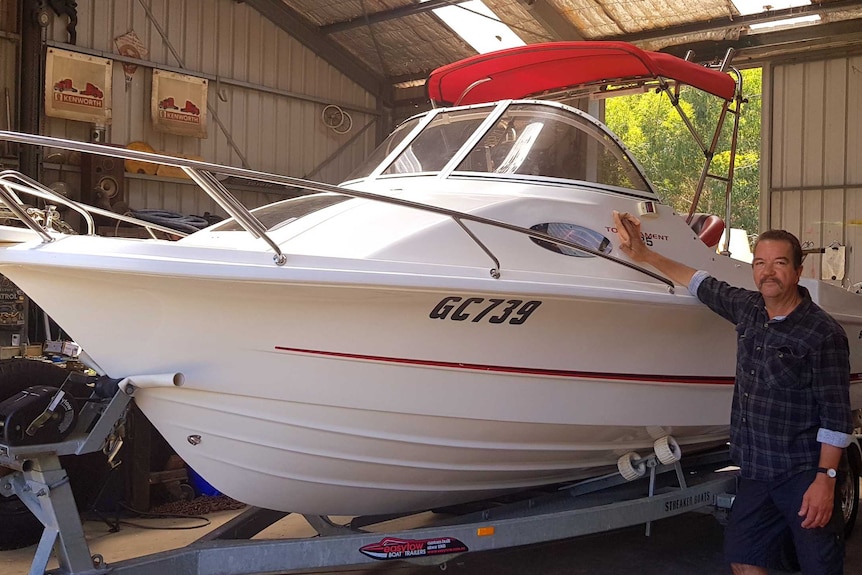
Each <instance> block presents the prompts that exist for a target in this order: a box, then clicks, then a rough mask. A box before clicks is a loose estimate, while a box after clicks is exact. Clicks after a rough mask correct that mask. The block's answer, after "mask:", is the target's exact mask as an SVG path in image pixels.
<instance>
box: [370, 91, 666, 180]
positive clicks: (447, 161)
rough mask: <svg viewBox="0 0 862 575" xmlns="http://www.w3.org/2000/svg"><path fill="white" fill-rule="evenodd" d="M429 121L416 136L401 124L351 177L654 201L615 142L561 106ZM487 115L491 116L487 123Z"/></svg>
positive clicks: (509, 108)
mask: <svg viewBox="0 0 862 575" xmlns="http://www.w3.org/2000/svg"><path fill="white" fill-rule="evenodd" d="M429 115H431V116H433V117H432V118H431V119H430V121H427V122H425V123H424V127H423V128H422V129H421V130H418V131H417V130H415V128H416V126H417V125H418V124H419V123H421V122H420V121H419V118H412V119H411V120H409V121H408V122H407V123H405V124H404V125H402V126H401V128H399V129H398V130H396V131H395V133H393V134H392V136H390V137H389V139H387V140H386V141H385V142H384V143H383V144H382V145H381V146H380V147H379V148H378V149H377V151H376V152H375V153H374V154H372V156H371V157H370V158H369V159H368V161H367V162H365V164H363V165H362V166H361V167H360V168H359V169H358V170H356V171H355V172H354V176H356V177H368V178H372V179H373V177H374V174H378V173H379V174H380V176H379V177H381V178H387V177H393V176H405V175H415V174H429V175H433V174H441V175H443V176H448V175H452V174H457V175H459V176H462V175H481V176H482V177H488V176H493V177H494V178H495V179H519V180H523V179H537V178H540V179H543V180H545V179H548V178H553V179H555V180H568V181H576V182H578V183H580V184H582V183H584V182H586V183H589V184H598V185H600V186H602V187H608V186H609V187H612V188H621V189H625V190H627V191H629V192H630V191H631V190H635V191H638V192H643V193H645V194H647V195H649V196H651V197H652V196H654V194H653V191H652V188H651V187H650V185H649V183H648V181H647V178H646V176H644V175H643V172H642V170H641V169H640V167H639V166H638V165H637V163H636V161H635V160H634V159H633V158H632V157H631V156H630V155H629V154H628V152H627V151H626V149H625V147H624V146H623V145H622V144H621V142H620V141H619V140H618V139H617V138H616V137H614V136H613V135H612V134H611V133H610V132H609V131H608V130H607V129H606V128H605V127H604V126H602V125H601V124H600V123H598V122H596V121H595V120H594V119H593V118H591V117H590V116H588V115H586V114H584V113H582V112H580V111H579V110H575V109H573V108H570V107H568V106H564V105H561V104H557V103H550V102H510V103H509V104H508V105H506V106H505V109H504V110H503V111H502V113H500V109H499V108H498V107H496V106H493V105H487V106H475V107H468V108H460V109H453V110H438V111H432V112H430V113H429ZM490 116H498V117H497V118H496V120H495V119H494V118H490V120H489V117H490ZM410 134H412V137H411V138H407V136H408V135H410ZM405 141H406V143H404V142H405ZM393 154H394V157H392V156H393Z"/></svg>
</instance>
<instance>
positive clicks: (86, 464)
mask: <svg viewBox="0 0 862 575" xmlns="http://www.w3.org/2000/svg"><path fill="white" fill-rule="evenodd" d="M67 375H68V372H67V371H66V370H65V369H63V368H60V367H57V366H56V365H52V364H50V363H45V362H41V361H34V360H30V359H7V360H2V361H0V401H4V400H6V399H7V398H9V397H12V396H13V395H15V394H16V393H18V392H19V391H21V390H24V389H27V388H28V387H31V386H34V385H49V386H52V387H59V386H60V385H61V384H62V383H63V381H64V380H65V379H66V376H67ZM60 460H61V462H62V463H63V467H64V468H65V469H66V471H67V473H68V474H69V482H70V483H71V486H72V491H73V493H74V494H75V501H76V502H77V503H78V508H79V509H84V508H86V507H89V506H90V505H91V504H92V503H93V501H94V499H95V497H96V496H97V494H98V490H99V488H100V487H101V484H102V480H103V479H104V478H105V477H106V476H107V473H108V471H109V468H108V464H107V461H106V458H105V456H104V455H103V454H102V453H98V452H97V453H91V454H87V455H83V456H66V457H61V458H60ZM41 536H42V524H41V523H40V522H39V520H38V519H36V517H35V516H34V515H33V514H32V513H30V510H29V509H27V506H26V505H24V503H22V502H21V500H20V499H18V498H17V497H2V496H0V551H3V550H8V549H18V548H21V547H27V546H28V545H33V544H34V543H36V542H38V541H39V538H40V537H41Z"/></svg>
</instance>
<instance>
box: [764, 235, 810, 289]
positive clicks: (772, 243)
mask: <svg viewBox="0 0 862 575" xmlns="http://www.w3.org/2000/svg"><path fill="white" fill-rule="evenodd" d="M751 269H752V271H753V272H754V284H755V285H756V286H757V289H758V290H760V293H761V294H763V297H764V298H779V299H780V298H783V297H786V296H787V295H788V294H789V293H791V292H795V291H796V284H798V283H799V276H800V275H802V266H800V267H799V269H796V268H794V267H793V249H792V248H791V247H790V244H789V243H787V242H784V241H780V240H778V241H776V240H763V241H760V242H758V243H757V248H756V249H755V250H754V259H753V260H752V262H751Z"/></svg>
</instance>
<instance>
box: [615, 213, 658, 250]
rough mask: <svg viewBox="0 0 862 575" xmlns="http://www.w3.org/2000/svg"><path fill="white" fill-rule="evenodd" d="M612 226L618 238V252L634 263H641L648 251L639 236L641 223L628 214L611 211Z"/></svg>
mask: <svg viewBox="0 0 862 575" xmlns="http://www.w3.org/2000/svg"><path fill="white" fill-rule="evenodd" d="M613 216H614V225H615V226H616V228H617V236H619V238H620V250H622V252H623V253H624V254H626V255H627V256H629V257H630V258H631V259H633V260H634V261H636V262H642V261H644V260H645V259H646V255H647V254H648V253H649V251H650V249H649V248H648V247H647V245H646V244H645V243H644V241H643V237H642V236H641V221H640V220H639V219H637V218H636V217H635V216H633V215H631V214H630V213H628V212H625V213H622V214H621V213H619V212H618V211H616V210H614V211H613Z"/></svg>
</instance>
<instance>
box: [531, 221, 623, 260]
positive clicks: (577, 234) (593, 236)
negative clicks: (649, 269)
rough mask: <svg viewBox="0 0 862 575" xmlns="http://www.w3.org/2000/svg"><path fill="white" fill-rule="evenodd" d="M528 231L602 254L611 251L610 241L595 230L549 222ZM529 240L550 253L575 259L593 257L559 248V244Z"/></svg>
mask: <svg viewBox="0 0 862 575" xmlns="http://www.w3.org/2000/svg"><path fill="white" fill-rule="evenodd" d="M530 229H531V230H533V231H534V232H541V233H543V234H547V235H549V236H551V237H552V238H556V239H558V240H565V241H567V242H571V243H573V244H578V245H580V246H584V247H585V248H590V249H593V250H595V251H597V252H601V253H603V254H609V253H611V250H612V249H613V246H612V245H611V240H609V239H608V238H606V237H605V236H604V235H602V234H600V233H599V232H597V231H595V230H591V229H589V228H585V227H583V226H578V225H575V224H565V223H559V222H551V223H547V224H536V225H535V226H533V227H531V228H530ZM530 239H531V240H533V241H534V242H535V243H537V244H538V245H540V246H542V247H543V248H545V249H546V250H551V251H552V252H557V253H558V254H563V255H567V256H574V257H576V258H593V257H595V256H594V255H593V254H590V253H587V252H585V251H582V250H576V249H574V248H570V247H568V246H561V245H559V244H554V243H551V242H548V241H545V240H540V239H537V238H530Z"/></svg>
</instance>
